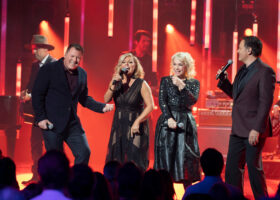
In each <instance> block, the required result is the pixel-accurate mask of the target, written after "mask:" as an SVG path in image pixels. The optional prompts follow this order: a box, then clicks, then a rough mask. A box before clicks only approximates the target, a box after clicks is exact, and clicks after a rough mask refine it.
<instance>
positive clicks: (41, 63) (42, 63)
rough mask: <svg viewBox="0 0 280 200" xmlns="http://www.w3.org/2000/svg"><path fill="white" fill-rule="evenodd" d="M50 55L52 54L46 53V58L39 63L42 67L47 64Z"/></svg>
mask: <svg viewBox="0 0 280 200" xmlns="http://www.w3.org/2000/svg"><path fill="white" fill-rule="evenodd" d="M49 56H50V54H48V55H46V56H45V58H44V59H43V60H42V61H41V62H40V64H39V65H40V67H42V66H43V65H44V64H45V62H46V61H47V59H48V57H49Z"/></svg>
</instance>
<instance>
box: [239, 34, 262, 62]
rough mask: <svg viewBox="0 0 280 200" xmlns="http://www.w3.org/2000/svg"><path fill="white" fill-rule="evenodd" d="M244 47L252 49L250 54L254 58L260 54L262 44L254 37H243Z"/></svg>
mask: <svg viewBox="0 0 280 200" xmlns="http://www.w3.org/2000/svg"><path fill="white" fill-rule="evenodd" d="M243 40H244V46H245V47H246V48H251V49H252V54H253V56H255V57H259V56H260V55H261V54H262V42H261V40H260V39H259V38H258V37H256V36H245V37H243Z"/></svg>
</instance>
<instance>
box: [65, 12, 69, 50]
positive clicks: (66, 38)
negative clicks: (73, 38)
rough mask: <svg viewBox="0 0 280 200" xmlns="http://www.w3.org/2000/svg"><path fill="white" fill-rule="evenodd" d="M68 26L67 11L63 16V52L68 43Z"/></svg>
mask: <svg viewBox="0 0 280 200" xmlns="http://www.w3.org/2000/svg"><path fill="white" fill-rule="evenodd" d="M69 28H70V15H69V13H67V14H66V16H65V18H64V44H63V47H64V48H63V50H64V51H63V52H64V53H65V52H66V49H67V47H68V45H69Z"/></svg>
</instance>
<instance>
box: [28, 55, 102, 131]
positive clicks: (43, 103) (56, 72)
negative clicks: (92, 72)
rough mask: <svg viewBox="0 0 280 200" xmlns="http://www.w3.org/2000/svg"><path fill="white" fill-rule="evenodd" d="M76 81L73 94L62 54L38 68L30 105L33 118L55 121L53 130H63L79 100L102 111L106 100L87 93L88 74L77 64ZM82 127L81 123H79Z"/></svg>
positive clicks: (74, 111) (94, 109)
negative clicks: (101, 100)
mask: <svg viewBox="0 0 280 200" xmlns="http://www.w3.org/2000/svg"><path fill="white" fill-rule="evenodd" d="M77 70H78V84H77V87H76V89H75V92H74V94H73V95H72V94H71V90H70V87H69V84H68V80H67V76H66V74H65V70H64V64H63V58H61V59H60V60H58V61H56V62H52V63H49V64H47V65H45V66H44V67H42V68H40V70H39V72H38V76H37V78H36V80H35V84H34V87H33V90H32V105H33V109H34V112H35V122H37V123H38V122H40V121H42V120H44V119H48V120H50V121H51V122H52V123H53V124H54V129H53V131H54V132H57V133H60V132H63V131H64V129H65V128H66V126H67V123H68V121H69V117H70V115H71V114H72V113H73V114H74V116H75V118H77V119H78V121H79V123H80V120H79V118H78V116H77V104H78V102H79V103H80V104H81V105H82V106H84V107H87V108H89V109H91V110H93V111H95V112H99V113H102V112H103V111H102V110H103V108H104V106H105V104H103V103H99V102H97V101H95V100H94V99H93V98H92V97H90V96H88V87H87V74H86V72H85V70H83V69H82V68H81V67H78V69H77ZM80 128H81V130H83V129H82V127H81V124H80Z"/></svg>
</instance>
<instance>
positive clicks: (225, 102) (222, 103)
mask: <svg viewBox="0 0 280 200" xmlns="http://www.w3.org/2000/svg"><path fill="white" fill-rule="evenodd" d="M205 104H206V105H205V107H206V108H221V109H232V105H233V103H232V100H231V99H206V102H205Z"/></svg>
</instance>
